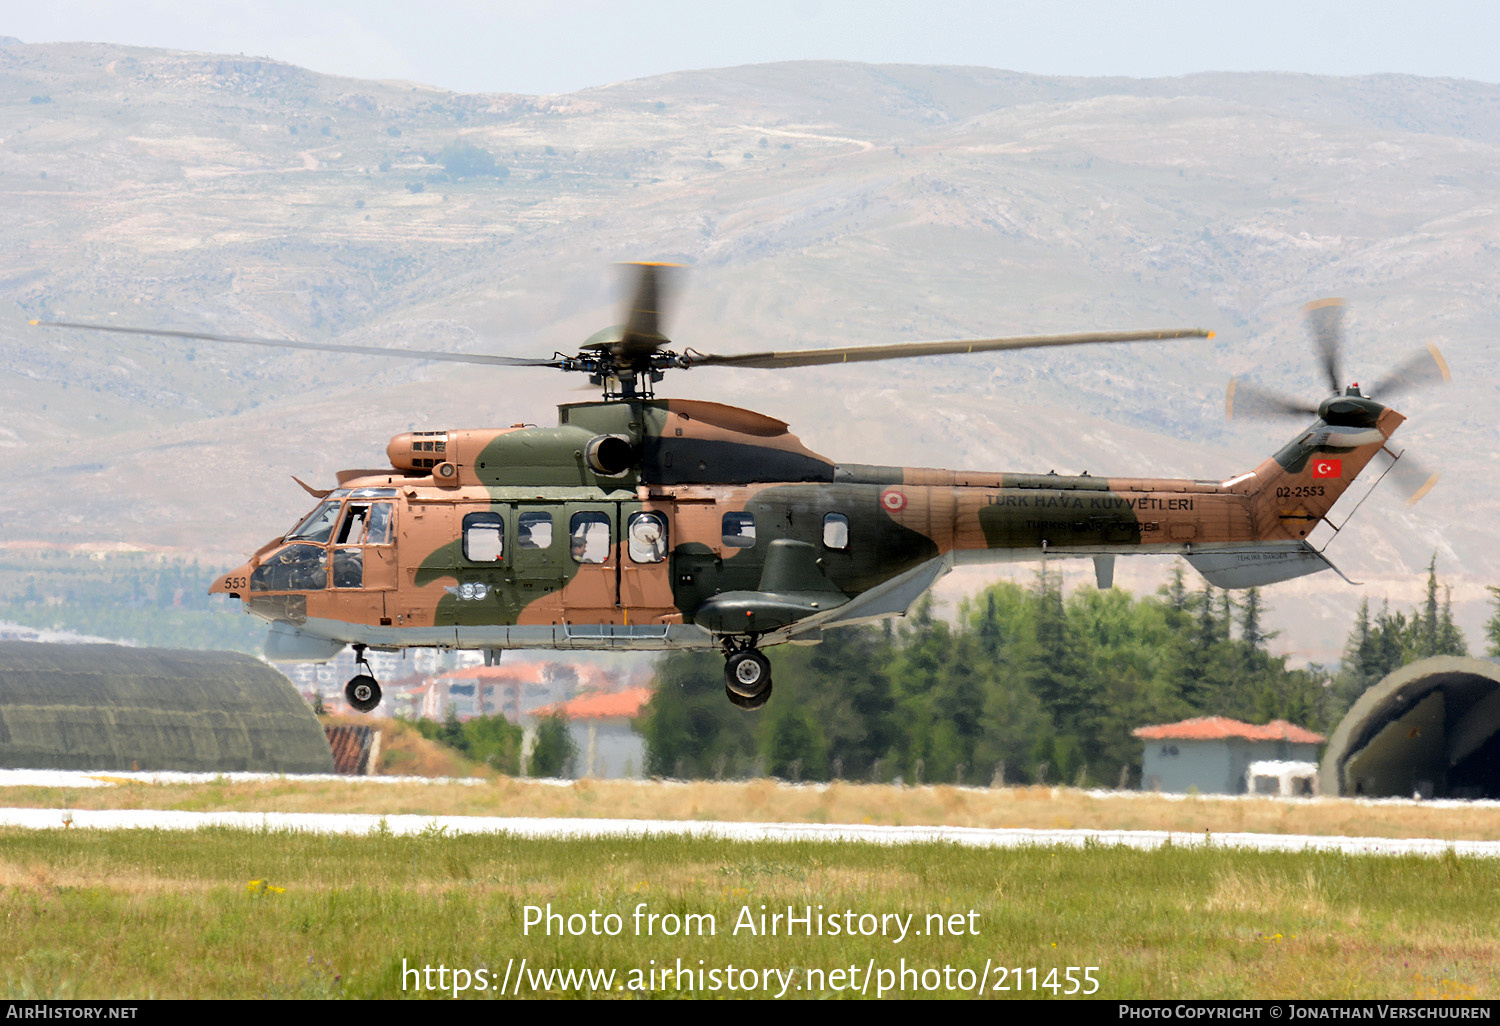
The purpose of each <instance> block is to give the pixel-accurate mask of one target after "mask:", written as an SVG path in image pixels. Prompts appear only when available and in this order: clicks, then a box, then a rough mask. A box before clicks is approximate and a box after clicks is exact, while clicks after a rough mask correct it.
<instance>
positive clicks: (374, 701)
mask: <svg viewBox="0 0 1500 1026" xmlns="http://www.w3.org/2000/svg"><path fill="white" fill-rule="evenodd" d="M354 664H355V666H356V667H362V668H363V669H364V671H365V672H364V673H361V674H357V675H356V676H354V677H351V678H350V679H349V683H347V684H345V685H344V699H345V701H347V702H348V703H349V704H350V705H351V706H353V707H354V709H355V711H356V712H362V713H367V712H371V711H373V710H374V708H375V707H376V706H377V705H379V704H380V684H379V682H377V681H376V680H375V675H374V674H373V673H371V672H370V664H369V663H367V662H365V646H363V645H355V646H354Z"/></svg>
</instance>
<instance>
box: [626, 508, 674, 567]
mask: <svg viewBox="0 0 1500 1026" xmlns="http://www.w3.org/2000/svg"><path fill="white" fill-rule="evenodd" d="M625 534H626V536H627V537H628V538H629V540H630V558H631V559H632V560H634V561H635V562H637V563H660V562H661V561H662V560H664V559H666V558H667V518H666V517H664V516H662V515H661V514H660V513H633V514H631V517H630V523H629V526H628V527H627V528H626V531H625Z"/></svg>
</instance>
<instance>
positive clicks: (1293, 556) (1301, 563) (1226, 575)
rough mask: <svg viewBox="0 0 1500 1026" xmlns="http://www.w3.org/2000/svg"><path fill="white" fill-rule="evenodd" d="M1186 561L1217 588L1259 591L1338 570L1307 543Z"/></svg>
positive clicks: (1210, 553)
mask: <svg viewBox="0 0 1500 1026" xmlns="http://www.w3.org/2000/svg"><path fill="white" fill-rule="evenodd" d="M1187 561H1188V562H1189V563H1191V564H1192V565H1193V569H1194V570H1196V571H1198V572H1199V573H1200V574H1202V575H1203V576H1204V577H1205V578H1206V579H1207V580H1208V583H1209V584H1212V585H1213V586H1214V587H1216V588H1259V587H1261V586H1262V585H1265V584H1275V583H1276V582H1277V581H1289V580H1291V579H1292V578H1293V577H1305V576H1306V575H1308V574H1315V573H1317V572H1318V571H1319V570H1336V568H1335V567H1334V566H1333V565H1332V564H1331V563H1329V562H1328V560H1327V559H1325V558H1323V554H1322V553H1320V552H1319V551H1318V550H1317V549H1315V548H1313V547H1312V546H1311V545H1309V544H1307V542H1305V541H1298V542H1284V543H1279V544H1271V545H1254V546H1246V547H1244V548H1239V549H1209V550H1206V551H1199V552H1194V553H1191V554H1190V555H1188V557H1187ZM1341 576H1342V575H1341Z"/></svg>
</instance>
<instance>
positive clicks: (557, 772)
mask: <svg viewBox="0 0 1500 1026" xmlns="http://www.w3.org/2000/svg"><path fill="white" fill-rule="evenodd" d="M577 756H578V746H577V745H576V744H574V743H573V734H572V732H571V731H569V730H568V718H567V717H566V716H563V715H562V714H561V713H554V714H553V715H551V716H548V717H545V718H544V719H542V720H539V721H538V722H537V725H536V745H535V747H533V748H532V750H531V766H530V773H531V776H534V777H560V776H564V775H566V774H568V773H570V772H571V771H572V766H573V760H574V759H575V758H577Z"/></svg>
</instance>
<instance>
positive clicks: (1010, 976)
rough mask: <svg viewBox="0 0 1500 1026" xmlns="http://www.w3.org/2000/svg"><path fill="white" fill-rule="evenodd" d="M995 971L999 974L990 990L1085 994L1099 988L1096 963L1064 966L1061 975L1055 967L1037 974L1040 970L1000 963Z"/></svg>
mask: <svg viewBox="0 0 1500 1026" xmlns="http://www.w3.org/2000/svg"><path fill="white" fill-rule="evenodd" d="M995 971H996V972H997V973H998V974H999V978H998V979H997V980H996V981H995V985H994V986H993V987H991V988H990V989H991V990H1030V991H1038V990H1050V991H1052V993H1054V994H1062V995H1065V996H1066V995H1071V994H1078V995H1081V996H1087V995H1089V994H1092V993H1094V992H1095V991H1097V990H1098V989H1099V981H1098V980H1097V979H1096V978H1095V977H1094V974H1095V973H1097V972H1098V971H1099V967H1098V966H1097V965H1087V966H1077V965H1070V966H1066V967H1065V968H1063V969H1062V970H1061V973H1062V976H1061V977H1059V976H1058V972H1059V970H1058V969H1056V968H1053V969H1051V970H1050V971H1048V972H1047V973H1046V974H1045V975H1042V976H1039V975H1037V974H1038V972H1040V970H1037V969H1022V968H1020V967H1019V966H1018V967H1015V968H1007V967H1005V966H1003V965H1002V966H1000V967H999V968H998V969H996V970H995ZM1080 973H1081V974H1082V978H1081V979H1080V976H1079V974H1080Z"/></svg>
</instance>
